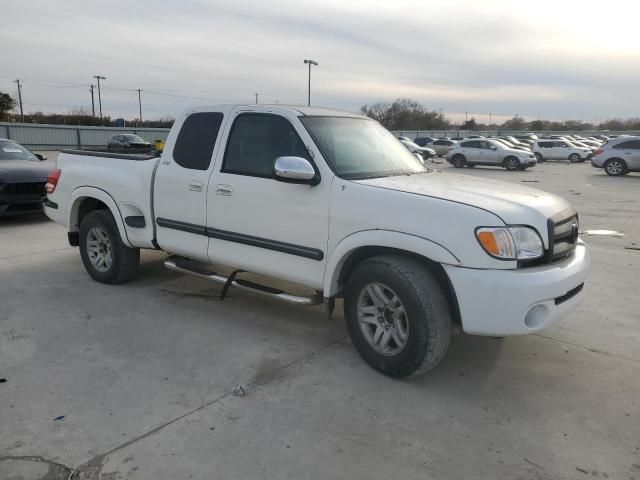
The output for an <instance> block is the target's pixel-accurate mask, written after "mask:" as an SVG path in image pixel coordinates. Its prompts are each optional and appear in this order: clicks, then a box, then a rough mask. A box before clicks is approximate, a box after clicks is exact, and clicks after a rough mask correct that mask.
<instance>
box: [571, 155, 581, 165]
mask: <svg viewBox="0 0 640 480" xmlns="http://www.w3.org/2000/svg"><path fill="white" fill-rule="evenodd" d="M581 160H582V158H580V155H578V154H577V153H572V154H571V155H569V161H570V162H571V163H576V162H579V161H581Z"/></svg>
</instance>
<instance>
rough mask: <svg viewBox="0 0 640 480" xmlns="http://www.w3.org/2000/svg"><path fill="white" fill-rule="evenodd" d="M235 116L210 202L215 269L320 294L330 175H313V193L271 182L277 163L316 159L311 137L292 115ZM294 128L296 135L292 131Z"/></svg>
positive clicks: (226, 135) (298, 186)
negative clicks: (228, 268)
mask: <svg viewBox="0 0 640 480" xmlns="http://www.w3.org/2000/svg"><path fill="white" fill-rule="evenodd" d="M284 115H285V114H274V113H270V112H269V113H267V112H264V111H247V110H246V109H245V110H244V111H236V112H235V116H234V117H232V119H231V121H229V122H228V123H227V125H231V127H227V129H228V131H226V132H225V133H224V134H223V135H224V137H223V139H222V141H223V144H224V145H226V150H225V151H224V152H221V154H220V155H219V157H221V158H219V159H218V161H217V162H216V167H215V172H214V174H213V175H212V177H211V179H210V185H209V190H208V195H207V205H208V208H207V232H208V235H209V258H210V260H211V261H212V262H215V263H222V264H226V265H230V266H233V267H236V268H239V269H243V270H247V271H251V272H255V273H259V274H263V275H268V276H273V277H276V278H280V279H283V280H288V281H290V282H294V283H300V284H304V285H307V286H314V287H316V288H321V287H322V279H323V275H324V265H325V261H326V253H327V241H328V227H329V189H330V187H331V180H332V177H333V174H332V172H331V171H330V170H329V169H328V167H327V166H326V165H325V164H324V163H322V164H321V165H315V166H314V168H315V169H316V171H317V172H318V173H319V174H320V183H319V184H317V185H314V186H310V185H305V184H293V183H285V182H282V181H278V180H276V179H275V177H274V175H273V172H274V170H273V166H274V162H275V159H276V158H277V157H281V156H296V157H303V158H306V159H307V160H309V161H310V162H311V163H314V162H313V158H312V155H311V154H310V152H313V157H315V158H316V159H320V160H319V162H316V163H317V164H319V163H320V162H322V160H321V157H320V154H319V152H318V151H317V150H316V149H315V145H314V144H313V142H312V140H311V138H310V137H309V134H308V133H307V132H306V130H304V127H303V126H302V125H301V123H300V121H299V120H298V118H297V117H296V116H295V115H293V114H291V116H290V117H286V116H284ZM294 125H296V126H297V127H298V128H296V127H294Z"/></svg>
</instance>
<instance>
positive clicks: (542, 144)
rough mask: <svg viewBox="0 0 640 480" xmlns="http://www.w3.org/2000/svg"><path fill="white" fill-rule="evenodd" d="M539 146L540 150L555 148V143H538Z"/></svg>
mask: <svg viewBox="0 0 640 480" xmlns="http://www.w3.org/2000/svg"><path fill="white" fill-rule="evenodd" d="M538 146H539V147H540V148H550V147H553V142H538Z"/></svg>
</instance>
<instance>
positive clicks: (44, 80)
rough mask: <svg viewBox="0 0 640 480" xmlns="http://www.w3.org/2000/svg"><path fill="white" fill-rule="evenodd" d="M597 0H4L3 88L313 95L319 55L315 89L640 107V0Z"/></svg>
mask: <svg viewBox="0 0 640 480" xmlns="http://www.w3.org/2000/svg"><path fill="white" fill-rule="evenodd" d="M590 3H591V2H585V1H584V0H582V1H577V0H576V1H573V0H554V1H550V0H536V1H534V2H516V1H513V0H504V1H502V0H498V1H493V0H484V1H478V0H458V1H451V0H446V1H440V0H429V1H426V0H422V1H397V0H396V1H391V0H386V1H380V2H378V1H354V0H322V1H306V0H286V1H278V2H276V1H273V2H270V1H257V0H254V1H245V0H233V1H216V0H181V1H166V0H163V1H161V0H135V1H133V0H129V1H120V0H110V1H104V0H101V1H93V0H29V1H25V0H2V28H1V29H0V64H1V65H2V67H1V68H0V91H5V92H9V93H11V94H14V93H17V90H16V84H15V83H11V80H14V79H16V78H20V79H22V80H23V82H24V87H23V101H24V103H25V110H26V111H29V112H31V111H36V110H41V111H45V112H66V111H68V110H70V109H71V108H73V107H85V108H90V107H91V97H90V94H89V90H88V88H89V84H90V83H91V81H92V80H93V79H92V75H95V74H100V75H104V76H105V77H107V80H105V81H104V83H103V85H104V88H103V90H102V105H103V112H104V113H105V114H107V115H110V116H112V117H119V116H124V117H126V118H133V117H137V116H138V103H137V98H138V97H137V95H138V94H137V92H135V91H133V90H135V89H138V88H140V89H142V90H143V92H142V108H143V118H146V119H147V118H148V119H151V118H159V117H162V116H169V115H175V114H176V113H177V112H180V111H182V110H184V109H186V108H188V107H189V106H191V105H196V104H213V103H221V102H224V103H244V102H247V103H252V102H254V101H255V96H254V93H255V92H258V93H259V94H260V96H259V100H260V102H261V103H262V102H264V103H275V102H276V101H278V102H281V103H296V104H300V103H306V94H307V69H306V65H304V64H303V59H305V58H312V59H314V60H316V61H317V62H319V64H320V65H319V66H318V67H314V70H313V72H312V104H315V105H323V106H331V107H337V108H342V109H346V110H352V111H357V110H359V108H360V106H361V105H362V104H365V103H372V102H376V101H382V100H393V99H394V98H396V97H412V98H415V99H416V100H418V101H420V102H422V103H423V104H425V105H426V106H427V107H429V108H431V109H434V110H437V109H439V108H442V109H443V110H444V112H445V114H447V115H448V116H449V117H450V118H451V119H452V120H456V121H457V120H459V119H460V118H463V117H464V112H465V111H468V112H471V114H472V115H474V116H475V117H476V118H477V119H478V120H479V121H482V122H487V121H488V114H489V113H493V114H494V120H496V119H501V118H503V116H504V118H506V117H510V116H512V115H514V114H516V113H517V114H520V115H521V116H524V117H526V118H530V119H535V118H542V119H561V118H565V119H566V118H574V119H582V120H585V121H594V120H595V121H597V120H598V119H606V118H611V117H631V116H640V108H639V107H640V89H639V88H638V82H639V80H640V41H639V40H638V19H639V18H640V2H637V1H632V0H625V1H619V0H609V1H607V2H606V3H602V2H598V3H597V4H596V3H593V4H592V5H591V4H590ZM94 82H95V80H94ZM161 94H163V95H161ZM167 94H170V95H176V96H169V95H167ZM180 96H184V97H190V98H183V97H180ZM195 97H198V98H195ZM96 108H97V95H96Z"/></svg>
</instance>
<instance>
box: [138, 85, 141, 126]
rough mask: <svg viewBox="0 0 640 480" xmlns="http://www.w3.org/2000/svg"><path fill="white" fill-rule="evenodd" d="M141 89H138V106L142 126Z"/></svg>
mask: <svg viewBox="0 0 640 480" xmlns="http://www.w3.org/2000/svg"><path fill="white" fill-rule="evenodd" d="M140 92H141V90H140V89H138V108H139V109H140V117H139V118H140V126H142V97H141V96H140Z"/></svg>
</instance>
